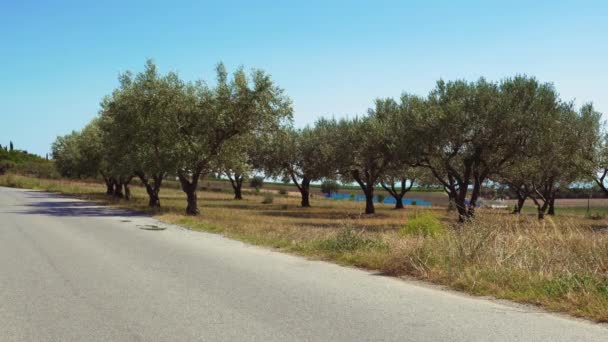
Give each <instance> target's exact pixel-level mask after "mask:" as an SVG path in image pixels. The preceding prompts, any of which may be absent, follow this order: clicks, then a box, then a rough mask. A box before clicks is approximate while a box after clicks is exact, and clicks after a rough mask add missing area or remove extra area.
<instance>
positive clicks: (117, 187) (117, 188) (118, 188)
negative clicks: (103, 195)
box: [113, 180, 125, 198]
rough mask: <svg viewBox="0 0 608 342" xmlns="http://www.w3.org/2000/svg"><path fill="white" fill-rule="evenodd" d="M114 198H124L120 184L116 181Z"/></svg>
mask: <svg viewBox="0 0 608 342" xmlns="http://www.w3.org/2000/svg"><path fill="white" fill-rule="evenodd" d="M113 195H114V197H116V198H124V197H125V195H124V194H123V192H122V182H121V181H120V180H117V181H115V182H114V194H113Z"/></svg>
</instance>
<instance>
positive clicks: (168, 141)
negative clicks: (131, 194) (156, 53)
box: [101, 61, 186, 207]
mask: <svg viewBox="0 0 608 342" xmlns="http://www.w3.org/2000/svg"><path fill="white" fill-rule="evenodd" d="M185 88H186V85H185V84H184V82H182V81H181V80H180V79H179V77H178V75H177V74H175V73H172V72H170V73H168V74H166V75H161V74H159V72H158V70H157V67H156V65H155V64H154V63H153V62H152V61H148V62H147V63H146V66H145V70H144V71H143V72H140V73H138V74H136V75H133V74H131V73H130V72H127V73H124V74H122V75H121V76H120V87H119V88H118V89H117V90H116V91H114V93H113V94H112V95H111V96H110V97H108V98H106V99H105V100H104V102H103V103H102V111H101V117H102V122H103V125H102V127H103V128H104V131H105V137H106V140H107V141H108V146H110V153H111V155H112V158H113V162H112V163H111V164H112V169H113V171H114V173H117V174H119V182H121V183H126V184H128V182H129V181H130V179H131V178H132V176H133V175H135V176H137V177H138V178H139V179H140V180H141V182H142V184H143V185H144V186H145V188H146V192H147V194H148V198H149V201H148V204H149V206H150V207H160V199H159V191H160V187H161V184H162V181H163V179H164V178H165V177H166V176H167V174H168V173H169V172H174V170H175V165H176V160H175V155H176V154H175V149H176V146H177V145H176V143H177V138H176V135H177V133H178V132H177V130H176V129H175V126H174V125H172V122H173V116H174V115H175V114H176V113H177V112H179V111H180V110H182V105H183V104H184V101H185V95H184V92H185Z"/></svg>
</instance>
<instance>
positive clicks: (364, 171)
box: [323, 100, 396, 214]
mask: <svg viewBox="0 0 608 342" xmlns="http://www.w3.org/2000/svg"><path fill="white" fill-rule="evenodd" d="M382 101H383V100H378V101H376V108H375V109H372V110H370V113H369V115H367V116H365V117H357V118H354V119H342V120H339V121H336V120H327V121H325V122H323V124H324V125H325V126H328V127H331V129H332V130H333V131H334V134H333V141H331V142H330V143H331V145H332V146H333V151H334V152H333V153H334V157H335V160H334V163H333V164H334V167H335V169H336V170H337V173H338V174H339V177H340V178H341V180H342V181H343V182H345V183H351V182H356V183H357V184H358V185H359V187H360V188H361V190H362V191H363V194H364V195H365V213H366V214H373V213H375V207H374V190H375V186H376V184H378V182H379V181H380V179H381V178H382V177H383V176H384V174H385V172H386V171H387V169H388V167H389V165H390V162H391V160H393V159H394V158H395V154H394V153H395V148H394V146H395V143H396V141H394V139H393V138H392V137H391V136H390V134H389V133H390V132H391V130H390V129H391V128H390V125H389V124H388V121H385V120H381V119H379V118H378V117H377V116H376V115H375V114H374V110H377V109H378V108H379V107H381V106H382Z"/></svg>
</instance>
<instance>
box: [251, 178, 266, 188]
mask: <svg viewBox="0 0 608 342" xmlns="http://www.w3.org/2000/svg"><path fill="white" fill-rule="evenodd" d="M262 186H264V177H262V176H254V177H252V178H251V181H249V187H251V188H255V189H260V188H261V187H262Z"/></svg>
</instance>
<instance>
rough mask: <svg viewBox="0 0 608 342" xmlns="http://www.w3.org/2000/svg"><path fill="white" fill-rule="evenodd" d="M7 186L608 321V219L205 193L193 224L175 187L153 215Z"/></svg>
mask: <svg viewBox="0 0 608 342" xmlns="http://www.w3.org/2000/svg"><path fill="white" fill-rule="evenodd" d="M0 185H5V186H14V187H24V188H34V189H40V190H47V191H54V192H60V193H64V194H69V195H76V196H79V197H81V198H86V199H90V200H96V201H101V202H103V203H106V204H110V205H114V206H120V207H126V208H129V209H133V210H139V211H145V212H148V213H150V214H151V215H154V216H156V217H158V218H159V219H161V220H163V221H166V222H170V223H176V224H180V225H184V226H188V227H190V228H192V229H195V230H201V231H210V232H216V233H221V234H224V235H226V236H228V237H230V238H234V239H239V240H243V241H247V242H249V243H253V244H258V245H264V246H269V247H273V248H277V249H279V250H282V251H286V252H290V253H297V254H301V255H305V256H308V257H313V258H320V259H325V260H331V261H334V262H337V263H340V264H345V265H355V266H359V267H364V268H368V269H374V270H378V271H380V272H383V273H385V274H390V275H395V276H401V275H410V276H415V277H417V278H420V279H424V280H429V281H432V282H436V283H440V284H444V285H447V286H449V287H451V288H455V289H460V290H463V291H466V292H469V293H472V294H476V295H492V296H496V297H500V298H506V299H511V300H516V301H519V302H525V303H533V304H538V305H541V306H543V307H545V308H547V309H549V310H555V311H562V312H568V313H570V314H573V315H576V316H580V317H585V318H589V319H593V320H596V321H603V322H608V233H604V232H599V231H597V230H594V227H597V226H601V225H605V222H603V221H598V220H590V219H586V218H584V217H583V216H581V215H574V214H569V215H564V216H557V217H555V218H548V219H546V220H545V221H544V222H538V221H537V220H536V219H535V217H534V214H530V215H522V216H520V217H518V216H513V215H509V214H508V213H507V212H506V211H504V212H492V211H484V210H480V211H479V215H478V217H477V218H476V219H475V220H474V221H472V222H470V223H467V224H465V225H457V224H454V223H453V222H454V216H453V215H454V214H452V213H448V212H446V210H445V209H444V208H416V207H408V208H407V209H406V210H393V209H392V208H391V206H389V205H379V206H378V208H377V214H376V215H373V216H366V215H364V214H363V210H364V203H362V202H350V201H334V200H325V199H320V198H318V197H315V198H313V200H312V205H313V207H312V208H308V209H302V208H300V207H299V201H298V199H297V198H294V197H287V196H275V198H274V201H273V203H272V204H262V199H263V197H262V196H255V195H249V196H246V198H245V199H244V200H242V201H234V200H232V195H231V194H230V193H225V192H204V193H200V194H199V206H200V208H201V210H202V215H201V216H199V217H187V216H184V215H183V214H182V212H183V211H184V207H185V197H184V195H183V194H182V193H181V192H180V191H178V190H175V189H163V190H162V191H161V204H162V206H163V208H162V209H161V210H159V211H154V212H152V211H150V210H149V209H148V208H147V207H146V204H147V202H146V195H145V192H144V191H143V189H139V188H135V189H133V195H134V197H135V198H134V200H132V201H131V202H124V201H116V200H114V199H109V198H107V197H106V196H105V195H104V194H103V189H104V188H103V187H102V186H101V185H100V184H94V183H85V182H73V181H56V180H38V179H32V178H26V177H19V176H1V177H0ZM416 211H424V212H425V213H427V214H428V213H430V214H432V215H434V216H435V217H437V218H438V219H439V220H440V221H441V223H442V224H443V226H444V228H445V229H444V230H442V233H441V234H433V235H427V236H425V235H416V234H413V235H412V234H403V231H407V230H401V228H402V227H403V226H404V225H405V224H407V222H408V218H410V217H412V213H414V212H416ZM400 230H401V233H400ZM414 231H416V230H414Z"/></svg>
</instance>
